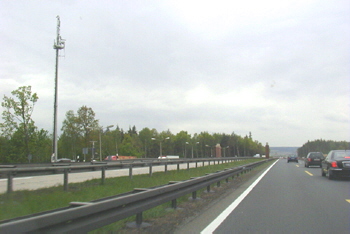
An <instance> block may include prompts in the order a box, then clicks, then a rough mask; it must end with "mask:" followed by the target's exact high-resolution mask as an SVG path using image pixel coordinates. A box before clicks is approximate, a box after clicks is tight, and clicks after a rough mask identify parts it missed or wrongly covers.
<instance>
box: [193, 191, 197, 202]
mask: <svg viewBox="0 0 350 234" xmlns="http://www.w3.org/2000/svg"><path fill="white" fill-rule="evenodd" d="M192 199H193V200H196V199H197V191H194V192H192Z"/></svg>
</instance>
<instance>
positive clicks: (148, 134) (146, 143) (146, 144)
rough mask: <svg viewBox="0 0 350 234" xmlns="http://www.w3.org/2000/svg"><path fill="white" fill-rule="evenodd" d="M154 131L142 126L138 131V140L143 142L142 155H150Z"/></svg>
mask: <svg viewBox="0 0 350 234" xmlns="http://www.w3.org/2000/svg"><path fill="white" fill-rule="evenodd" d="M155 132H156V130H155V129H152V130H151V129H149V128H144V129H142V130H141V131H140V133H139V138H140V141H141V142H142V144H143V151H144V157H145V158H147V157H151V155H150V148H151V144H152V137H153V135H154V133H155Z"/></svg>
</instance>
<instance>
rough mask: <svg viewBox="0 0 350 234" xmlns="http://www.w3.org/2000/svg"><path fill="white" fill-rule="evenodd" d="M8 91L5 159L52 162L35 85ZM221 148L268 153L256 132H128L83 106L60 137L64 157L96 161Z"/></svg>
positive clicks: (2, 139)
mask: <svg viewBox="0 0 350 234" xmlns="http://www.w3.org/2000/svg"><path fill="white" fill-rule="evenodd" d="M11 94H12V96H10V97H8V96H6V95H4V98H3V102H2V103H1V105H2V107H3V109H4V111H3V113H2V120H3V122H1V123H0V129H1V136H0V146H1V148H0V163H25V162H49V161H50V160H51V155H52V145H53V143H52V140H53V137H52V134H50V133H49V132H48V131H47V130H45V129H39V128H38V127H37V126H36V125H35V121H34V120H33V119H32V113H33V111H34V107H35V104H36V102H37V101H38V99H39V97H38V95H37V94H36V93H32V90H31V86H22V87H19V88H18V89H17V90H14V91H12V92H11ZM217 146H220V147H221V150H220V153H221V156H223V157H233V156H253V155H255V154H264V152H265V148H264V146H263V145H262V144H261V143H260V142H258V141H256V140H253V137H252V134H251V133H250V132H249V134H248V135H246V136H244V137H242V136H239V135H237V134H235V133H234V132H232V133H231V134H226V133H213V134H210V133H209V132H206V131H203V132H200V133H195V134H193V135H192V134H189V133H188V132H187V131H181V132H179V133H177V134H173V133H172V132H171V131H170V130H166V131H162V132H158V131H157V130H156V129H154V128H153V129H150V128H143V129H142V130H140V131H137V129H136V127H135V126H132V127H131V126H130V127H129V129H128V130H123V129H122V128H120V127H119V126H118V125H117V124H116V125H113V126H112V125H110V126H101V125H100V123H99V120H98V119H96V114H95V112H94V111H93V109H92V108H90V107H87V106H82V107H80V108H79V109H78V110H77V111H76V112H74V111H73V110H69V111H67V112H66V115H65V119H64V121H63V123H62V128H61V134H60V136H59V137H58V157H57V158H70V159H73V160H78V156H79V160H80V161H84V160H85V161H90V160H93V159H96V160H99V159H100V158H101V159H104V158H105V157H106V156H108V155H123V156H136V157H143V158H155V157H158V156H160V155H161V154H162V155H179V156H180V157H181V158H203V157H215V156H216V153H217V150H216V147H217Z"/></svg>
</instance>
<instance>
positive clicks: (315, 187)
mask: <svg viewBox="0 0 350 234" xmlns="http://www.w3.org/2000/svg"><path fill="white" fill-rule="evenodd" d="M257 177H258V176H257ZM257 177H255V178H254V179H252V180H251V181H249V182H247V183H246V184H245V185H244V186H241V187H240V188H239V189H238V190H234V191H232V193H231V194H230V195H229V196H227V197H225V199H222V200H220V201H219V202H217V203H216V204H215V205H213V206H212V207H210V208H209V209H207V210H206V211H205V212H203V213H202V214H201V215H199V216H198V217H196V218H195V219H193V220H191V221H189V222H188V223H187V224H185V225H183V226H182V227H180V228H179V229H178V230H177V231H176V233H182V234H186V233H216V234H221V233H225V234H226V233H350V181H349V180H335V181H330V180H328V179H327V178H325V177H322V176H321V171H320V168H318V167H311V168H305V167H304V164H303V163H302V162H301V161H300V162H299V163H287V161H286V160H284V159H280V160H279V161H278V162H277V163H276V164H275V165H274V166H273V167H272V168H271V169H270V170H269V171H268V172H267V173H266V175H264V176H263V177H262V178H261V180H260V181H259V182H258V183H257V184H256V186H255V187H254V188H253V189H252V190H251V191H250V192H249V193H248V195H247V196H246V197H245V198H244V199H243V200H242V201H241V202H240V203H238V205H237V206H236V207H235V208H234V209H233V211H232V212H229V213H228V215H227V217H226V215H225V217H226V218H224V219H222V220H220V219H218V218H217V217H218V216H220V214H221V217H222V214H224V213H223V211H224V210H225V209H226V208H228V207H230V205H232V203H234V202H235V200H236V201H237V198H238V197H239V196H240V195H242V193H244V191H245V189H247V188H248V187H249V186H250V184H252V183H254V181H255V180H256V179H257ZM236 203H237V202H236ZM218 220H219V221H218ZM210 225H211V227H213V226H214V227H215V229H213V230H210V229H208V226H210Z"/></svg>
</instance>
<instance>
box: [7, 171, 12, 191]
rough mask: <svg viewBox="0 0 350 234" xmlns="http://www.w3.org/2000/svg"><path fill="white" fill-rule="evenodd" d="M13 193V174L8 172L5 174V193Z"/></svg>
mask: <svg viewBox="0 0 350 234" xmlns="http://www.w3.org/2000/svg"><path fill="white" fill-rule="evenodd" d="M12 191H13V174H12V172H9V173H8V174H7V192H8V193H11V192H12Z"/></svg>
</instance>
